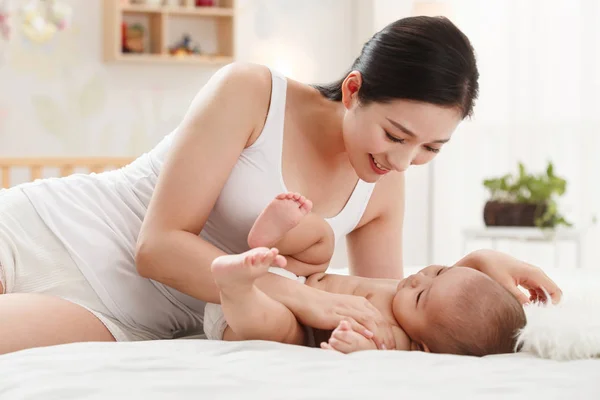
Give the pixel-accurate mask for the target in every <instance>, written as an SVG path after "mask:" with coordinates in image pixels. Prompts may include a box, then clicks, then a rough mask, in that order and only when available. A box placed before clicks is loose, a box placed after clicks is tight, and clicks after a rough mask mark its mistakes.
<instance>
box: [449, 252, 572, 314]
mask: <svg viewBox="0 0 600 400" xmlns="http://www.w3.org/2000/svg"><path fill="white" fill-rule="evenodd" d="M455 265H458V266H464V267H470V268H475V269H477V270H478V271H481V272H483V273H484V274H486V275H488V276H489V277H490V278H492V279H493V280H495V281H496V282H498V283H500V284H501V285H502V286H504V287H505V288H506V289H508V290H509V291H510V292H511V293H512V294H513V295H514V296H515V297H516V298H517V299H518V300H519V301H520V302H521V304H525V303H528V302H529V301H542V302H546V301H547V300H548V299H547V296H546V293H545V292H547V293H548V295H550V297H551V298H552V302H553V303H558V302H559V301H560V299H561V297H562V291H561V290H560V288H559V287H558V286H557V285H556V283H554V282H553V281H552V279H550V278H549V277H548V276H547V275H546V274H545V273H544V271H542V270H541V269H540V268H538V267H536V266H534V265H531V264H528V263H526V262H524V261H521V260H518V259H516V258H514V257H511V256H509V255H508V254H504V253H501V252H498V251H493V250H477V251H475V252H473V253H470V254H468V255H467V256H466V257H465V258H463V259H462V260H460V261H459V262H457V263H456V264H455ZM519 286H522V287H523V288H525V289H527V290H528V291H529V297H528V296H527V295H526V294H524V293H523V292H522V291H521V290H520V289H519Z"/></svg>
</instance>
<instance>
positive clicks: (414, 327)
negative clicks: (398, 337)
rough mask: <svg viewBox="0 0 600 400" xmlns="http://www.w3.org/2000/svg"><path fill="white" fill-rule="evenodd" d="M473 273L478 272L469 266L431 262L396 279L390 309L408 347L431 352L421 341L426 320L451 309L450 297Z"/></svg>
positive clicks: (426, 327)
mask: <svg viewBox="0 0 600 400" xmlns="http://www.w3.org/2000/svg"><path fill="white" fill-rule="evenodd" d="M477 274H481V272H479V271H476V270H474V269H471V268H465V267H451V268H448V267H443V266H440V265H431V266H429V267H426V268H423V269H422V270H421V271H419V272H418V273H416V274H414V275H411V276H409V277H406V278H405V279H403V280H401V281H400V283H399V284H398V289H397V291H396V294H395V296H394V300H393V303H392V312H393V313H394V317H395V318H396V321H398V323H399V324H400V326H401V327H402V329H403V330H404V331H405V332H406V334H407V335H408V336H409V337H410V338H411V340H412V344H411V350H422V351H435V350H431V345H432V344H431V343H425V342H424V337H426V335H425V333H426V332H427V329H430V328H429V327H430V325H431V324H430V322H431V321H432V320H433V318H435V316H436V315H439V313H452V312H453V310H452V307H453V304H454V302H453V301H450V299H451V296H452V295H453V294H454V293H456V292H457V291H458V290H459V289H460V287H461V285H463V284H465V283H466V282H468V281H469V279H470V278H473V276H474V275H477Z"/></svg>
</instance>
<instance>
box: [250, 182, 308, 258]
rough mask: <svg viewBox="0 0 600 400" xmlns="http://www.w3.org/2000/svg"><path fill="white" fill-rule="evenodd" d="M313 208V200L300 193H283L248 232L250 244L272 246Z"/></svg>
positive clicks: (252, 245) (252, 246)
mask: <svg viewBox="0 0 600 400" xmlns="http://www.w3.org/2000/svg"><path fill="white" fill-rule="evenodd" d="M311 209H312V202H311V201H310V200H308V199H307V198H306V197H304V196H301V195H299V194H298V193H282V194H280V195H279V196H277V197H276V198H275V199H274V200H273V201H272V202H271V203H270V204H269V205H268V206H267V207H266V208H265V209H264V210H263V212H262V213H261V214H260V215H259V216H258V218H257V219H256V222H255V223H254V226H253V227H252V229H251V230H250V233H249V234H248V245H249V246H250V247H251V248H255V247H271V246H273V245H274V244H275V243H277V241H278V240H280V239H281V238H282V237H283V235H285V234H286V233H287V232H288V231H290V230H291V229H292V228H294V227H295V226H296V225H298V223H300V221H301V220H302V218H304V216H305V215H306V214H308V213H309V212H310V210H311Z"/></svg>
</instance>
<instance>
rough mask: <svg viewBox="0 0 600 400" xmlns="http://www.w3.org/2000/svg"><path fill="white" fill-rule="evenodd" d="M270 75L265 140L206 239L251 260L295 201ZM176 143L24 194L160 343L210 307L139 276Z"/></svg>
mask: <svg viewBox="0 0 600 400" xmlns="http://www.w3.org/2000/svg"><path fill="white" fill-rule="evenodd" d="M271 72H272V90H271V102H270V107H269V111H268V115H267V118H266V122H265V126H264V128H263V131H262V133H261V135H260V136H259V137H258V139H257V140H256V141H255V143H254V144H253V145H252V146H250V147H248V148H247V149H245V150H244V151H243V152H242V154H241V155H240V157H239V158H238V161H237V162H236V164H235V166H234V168H233V170H232V172H231V174H230V176H229V178H228V180H227V181H226V183H225V186H224V187H223V189H222V191H221V193H220V195H219V197H218V199H217V201H216V204H215V206H214V208H213V209H212V211H211V213H210V216H209V218H208V220H207V222H206V224H205V226H204V229H203V230H202V232H201V233H200V236H201V237H202V238H204V239H205V240H207V241H208V242H210V243H212V244H213V245H215V246H216V247H218V248H219V249H221V250H223V251H224V252H226V253H229V254H233V253H241V252H243V251H246V250H248V244H247V236H248V233H249V231H250V228H251V227H252V224H253V223H254V221H255V220H256V218H257V217H258V215H259V214H260V212H261V211H262V210H263V209H264V208H265V207H266V206H267V204H269V202H270V201H271V200H272V199H273V198H274V197H275V196H276V195H277V194H279V193H282V192H285V191H287V189H286V187H285V183H284V181H283V175H282V168H281V157H282V144H283V125H284V115H285V102H286V90H287V81H286V79H285V77H283V76H281V75H280V74H278V73H276V72H274V71H271ZM174 134H175V133H171V134H169V135H167V136H166V137H165V138H164V139H163V140H162V141H161V142H160V143H159V144H158V145H157V146H156V147H154V148H153V149H152V150H151V151H150V152H148V153H146V154H143V155H142V156H140V157H139V158H138V159H136V160H135V161H134V162H132V163H131V164H130V165H128V166H125V167H123V168H121V169H119V170H116V171H110V172H105V173H101V174H93V173H92V174H75V175H71V176H69V177H66V178H51V179H44V180H38V181H35V182H32V183H27V184H25V185H22V188H23V190H24V192H25V194H26V195H27V196H28V198H29V199H30V201H31V202H32V204H33V205H34V207H35V208H36V210H37V211H38V213H39V214H40V216H41V218H42V219H43V220H44V222H45V223H46V224H47V225H48V227H49V228H50V229H51V230H52V231H53V232H54V233H55V234H56V235H57V236H58V238H59V239H60V240H61V241H62V242H63V244H64V245H65V247H66V249H67V250H68V251H69V253H70V254H71V257H72V258H73V259H74V261H75V262H76V264H77V265H78V266H79V268H80V269H81V272H82V273H83V274H84V275H85V276H86V278H87V279H88V280H89V282H90V284H91V285H92V287H93V288H94V290H95V291H96V292H97V294H98V295H99V297H100V298H101V299H102V301H103V302H104V303H105V305H106V307H107V308H108V309H109V310H110V311H111V312H112V313H113V315H114V316H115V317H116V318H117V319H119V320H120V321H121V322H122V323H124V324H126V325H129V326H132V327H137V328H138V329H139V328H143V329H149V330H151V331H153V332H155V333H156V334H158V335H160V336H161V337H171V336H179V335H183V334H188V333H191V332H198V331H200V330H201V327H202V315H203V311H204V306H205V303H204V302H202V301H200V300H197V299H195V298H192V297H191V296H188V295H186V294H184V293H181V292H179V291H177V290H175V289H173V288H171V287H168V286H165V285H163V284H161V283H159V282H156V281H153V280H151V279H146V278H143V277H141V276H139V274H138V273H137V271H136V268H135V247H136V240H137V237H138V234H139V231H140V227H141V224H142V220H143V218H144V215H145V214H146V211H147V209H148V204H149V203H150V198H151V197H152V193H153V191H154V188H155V186H156V182H157V179H158V174H159V173H160V170H161V168H162V165H163V163H164V160H165V156H166V154H167V152H168V151H169V149H170V147H171V142H172V139H173V136H174ZM199 173H210V171H199ZM373 187H374V184H370V183H366V182H364V181H361V180H359V181H358V183H357V185H356V187H355V189H354V191H353V193H352V195H351V197H350V199H349V200H348V202H347V203H346V205H345V207H344V208H343V210H342V211H341V212H340V213H339V214H338V215H336V216H335V217H333V218H329V219H327V222H328V223H329V224H330V225H331V227H332V229H333V231H334V233H335V238H336V240H337V239H339V238H341V237H343V236H345V235H346V234H348V233H349V232H351V231H352V230H353V229H354V228H355V226H356V225H357V224H358V222H359V221H360V219H361V217H362V215H363V213H364V210H365V208H366V206H367V203H368V201H369V198H370V196H371V193H372V191H373ZM190 268H193V266H190Z"/></svg>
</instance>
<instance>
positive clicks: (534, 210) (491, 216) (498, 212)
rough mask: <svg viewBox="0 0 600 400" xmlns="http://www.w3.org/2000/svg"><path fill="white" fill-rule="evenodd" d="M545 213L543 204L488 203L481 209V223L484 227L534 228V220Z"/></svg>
mask: <svg viewBox="0 0 600 400" xmlns="http://www.w3.org/2000/svg"><path fill="white" fill-rule="evenodd" d="M545 212H546V205H545V204H526V203H504V202H500V201H488V202H487V203H485V207H484V208H483V221H484V222H485V225H486V226H535V220H536V218H538V217H541V216H542V215H544V213H545Z"/></svg>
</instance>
